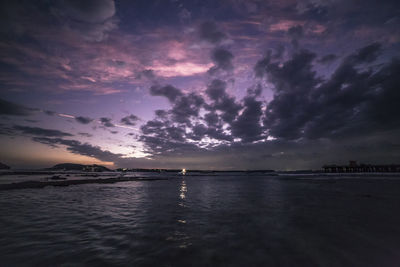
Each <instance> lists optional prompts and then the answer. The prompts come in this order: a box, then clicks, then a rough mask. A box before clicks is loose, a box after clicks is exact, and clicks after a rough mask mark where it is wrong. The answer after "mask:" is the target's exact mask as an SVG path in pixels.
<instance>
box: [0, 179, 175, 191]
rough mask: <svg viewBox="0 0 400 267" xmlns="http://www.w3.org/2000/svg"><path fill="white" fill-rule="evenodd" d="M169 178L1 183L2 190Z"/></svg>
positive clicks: (0, 189) (0, 188)
mask: <svg viewBox="0 0 400 267" xmlns="http://www.w3.org/2000/svg"><path fill="white" fill-rule="evenodd" d="M168 179H169V178H149V177H118V178H98V179H82V180H63V181H44V182H42V181H24V182H17V183H10V184H0V191H6V190H15V189H36V188H44V187H46V186H70V185H81V184H114V183H119V182H129V181H159V180H168Z"/></svg>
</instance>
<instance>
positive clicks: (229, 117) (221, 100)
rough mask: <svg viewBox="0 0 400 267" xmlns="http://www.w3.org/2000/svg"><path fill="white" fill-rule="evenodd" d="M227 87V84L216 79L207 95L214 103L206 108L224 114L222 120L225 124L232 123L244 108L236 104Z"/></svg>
mask: <svg viewBox="0 0 400 267" xmlns="http://www.w3.org/2000/svg"><path fill="white" fill-rule="evenodd" d="M226 86H227V84H226V82H224V81H221V80H219V79H214V80H213V81H212V82H211V83H210V84H209V86H208V87H207V90H206V91H205V93H206V94H207V96H208V97H209V98H210V99H211V100H212V102H211V104H209V105H208V106H206V109H208V110H210V111H220V112H221V113H222V114H221V118H222V119H223V120H224V121H225V122H227V123H231V122H232V121H233V120H234V119H235V118H236V116H237V114H238V112H239V110H240V109H241V108H242V107H241V105H240V104H238V103H236V101H235V98H234V97H232V96H229V95H228V93H227V92H226Z"/></svg>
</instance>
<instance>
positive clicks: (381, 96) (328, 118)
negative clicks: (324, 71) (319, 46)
mask: <svg viewBox="0 0 400 267" xmlns="http://www.w3.org/2000/svg"><path fill="white" fill-rule="evenodd" d="M380 47H381V46H380V45H379V44H377V43H374V44H371V45H368V46H365V47H363V48H361V49H359V50H357V51H355V52H354V53H352V54H350V55H349V56H347V57H346V58H344V59H343V60H342V62H341V64H340V65H339V66H338V67H337V69H336V70H335V71H334V73H333V74H332V76H331V77H330V78H328V79H326V80H322V79H321V78H318V77H317V76H316V73H315V72H314V71H313V69H312V66H313V64H312V63H313V60H314V58H315V54H313V53H311V52H309V51H306V50H303V51H301V52H298V53H296V54H294V55H293V57H292V58H291V59H289V60H288V61H286V62H284V63H283V64H282V65H279V63H277V62H272V61H271V60H270V59H268V58H266V59H264V60H262V61H260V62H259V63H258V64H257V68H258V70H260V68H261V66H263V67H264V70H265V74H266V75H267V77H268V79H269V81H271V82H272V83H273V84H274V86H275V94H274V98H273V100H272V101H271V102H270V103H268V107H267V111H266V114H265V120H264V125H265V127H266V129H267V130H268V132H269V134H270V135H272V136H274V137H277V138H283V139H289V140H291V139H298V138H311V139H315V138H337V137H341V138H345V137H350V136H352V135H354V134H372V133H373V132H376V131H380V130H385V129H387V130H389V129H395V128H397V127H399V122H400V119H399V118H398V116H395V115H394V114H396V111H395V110H396V104H395V103H397V102H398V101H400V94H399V93H398V90H396V89H395V88H396V84H397V85H398V84H399V82H400V80H399V78H398V75H395V73H396V71H399V69H400V67H399V66H400V64H399V60H397V59H393V60H392V62H390V63H389V64H386V65H384V66H381V67H380V68H379V69H375V70H372V69H371V68H369V67H365V64H369V63H373V62H374V61H375V60H376V59H377V57H378V55H379V53H380ZM257 68H256V70H257Z"/></svg>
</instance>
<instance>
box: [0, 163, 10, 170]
mask: <svg viewBox="0 0 400 267" xmlns="http://www.w3.org/2000/svg"><path fill="white" fill-rule="evenodd" d="M9 169H10V166H7V165H6V164H3V163H1V162H0V170H9Z"/></svg>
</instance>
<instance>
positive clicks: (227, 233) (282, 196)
mask: <svg viewBox="0 0 400 267" xmlns="http://www.w3.org/2000/svg"><path fill="white" fill-rule="evenodd" d="M132 175H133V176H137V177H148V178H154V179H146V180H140V179H138V180H132V181H124V182H118V183H112V184H96V183H93V184H81V185H70V186H61V187H60V186H46V187H44V188H40V189H30V188H26V189H15V190H4V191H0V266H241V267H242V266H244V267H250V266H338V267H339V266H340V267H343V266H349V267H350V266H351V267H354V266H376V267H382V266H383V267H385V266H388V267H389V266H390V267H391V266H393V267H398V266H400V176H399V175H391V176H385V175H379V174H377V175H372V174H371V175H361V174H360V175H354V174H353V175H323V174H310V175H306V174H299V175H297V174H296V175H290V174H270V173H245V172H243V173H197V174H196V173H192V174H190V172H189V173H187V175H173V174H165V173H135V174H132ZM27 177H28V176H18V177H17V176H15V175H14V176H11V175H10V176H7V175H5V176H2V177H0V180H1V181H2V183H7V182H10V181H12V180H13V179H14V180H17V181H19V180H24V179H25V180H26V179H28V178H27ZM30 177H31V176H30ZM79 177H80V176H79V175H78V174H71V175H68V179H80V178H79ZM44 178H45V177H44V176H39V178H37V177H36V178H35V179H39V180H43V179H44ZM159 178H162V179H159ZM32 179H33V178H32Z"/></svg>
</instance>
